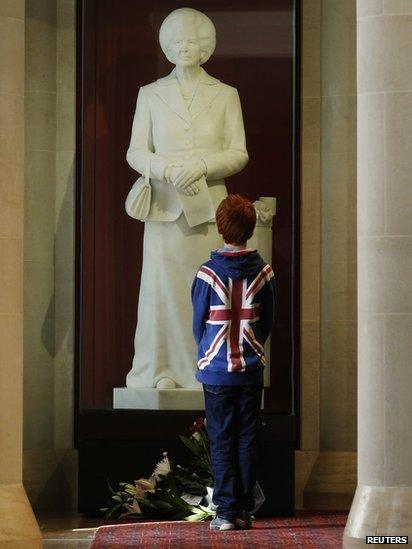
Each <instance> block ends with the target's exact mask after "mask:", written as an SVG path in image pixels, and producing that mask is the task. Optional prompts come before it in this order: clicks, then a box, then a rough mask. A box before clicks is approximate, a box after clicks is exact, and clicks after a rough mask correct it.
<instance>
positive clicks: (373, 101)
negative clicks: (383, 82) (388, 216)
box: [358, 93, 385, 236]
mask: <svg viewBox="0 0 412 549" xmlns="http://www.w3.org/2000/svg"><path fill="white" fill-rule="evenodd" d="M384 102H385V98H384V95H383V94H381V93H375V94H367V95H359V96H358V155H359V156H360V157H362V158H364V159H365V161H362V162H358V231H359V233H358V234H359V236H364V235H365V236H373V235H381V234H383V233H384V223H385V177H384V175H385V167H384V159H385V154H384V146H385V145H384V140H385V136H384V124H385V122H384V116H385V103H384Z"/></svg>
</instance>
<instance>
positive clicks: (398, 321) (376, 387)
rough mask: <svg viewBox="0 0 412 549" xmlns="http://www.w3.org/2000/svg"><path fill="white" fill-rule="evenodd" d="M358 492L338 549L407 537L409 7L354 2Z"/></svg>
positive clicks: (410, 511)
mask: <svg viewBox="0 0 412 549" xmlns="http://www.w3.org/2000/svg"><path fill="white" fill-rule="evenodd" d="M357 17H358V53H357V71H358V279H359V285H358V290H359V305H358V308H359V310H358V325H359V333H358V335H359V337H358V341H359V348H358V371H359V374H358V383H359V391H358V395H359V398H358V401H359V403H358V406H359V416H358V417H359V419H358V453H359V455H358V469H359V474H358V487H357V491H356V495H355V498H354V500H353V503H352V508H351V512H350V515H349V519H348V523H347V525H346V529H345V533H344V547H347V548H349V547H355V546H358V545H361V544H363V543H364V540H365V536H366V535H409V537H410V539H411V537H412V466H411V464H412V429H411V417H412V368H411V356H412V185H411V173H412V2H411V1H402V0H374V1H372V0H358V13H357Z"/></svg>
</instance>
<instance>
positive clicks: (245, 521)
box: [233, 511, 252, 530]
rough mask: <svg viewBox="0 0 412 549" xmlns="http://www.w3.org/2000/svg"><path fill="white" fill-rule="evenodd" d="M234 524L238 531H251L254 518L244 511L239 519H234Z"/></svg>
mask: <svg viewBox="0 0 412 549" xmlns="http://www.w3.org/2000/svg"><path fill="white" fill-rule="evenodd" d="M233 522H234V524H235V526H236V528H237V529H238V530H249V528H252V517H251V516H250V515H249V513H248V512H247V511H242V512H241V513H240V515H239V516H238V517H236V518H235V519H233Z"/></svg>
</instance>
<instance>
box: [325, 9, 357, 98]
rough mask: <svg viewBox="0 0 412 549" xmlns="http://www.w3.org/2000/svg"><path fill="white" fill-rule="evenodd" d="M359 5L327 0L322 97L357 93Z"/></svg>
mask: <svg viewBox="0 0 412 549" xmlns="http://www.w3.org/2000/svg"><path fill="white" fill-rule="evenodd" d="M355 19H356V2H355V1H352V0H345V1H344V2H342V0H327V5H326V6H325V5H324V9H323V10H322V43H323V47H322V76H323V77H322V96H332V95H355V94H356V25H354V21H355Z"/></svg>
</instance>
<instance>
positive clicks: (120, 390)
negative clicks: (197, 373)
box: [113, 387, 205, 410]
mask: <svg viewBox="0 0 412 549" xmlns="http://www.w3.org/2000/svg"><path fill="white" fill-rule="evenodd" d="M113 408H114V409H129V410H204V408H205V403H204V400H203V391H202V389H154V388H153V389H151V388H147V389H146V388H137V387H115V389H114V390H113Z"/></svg>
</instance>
